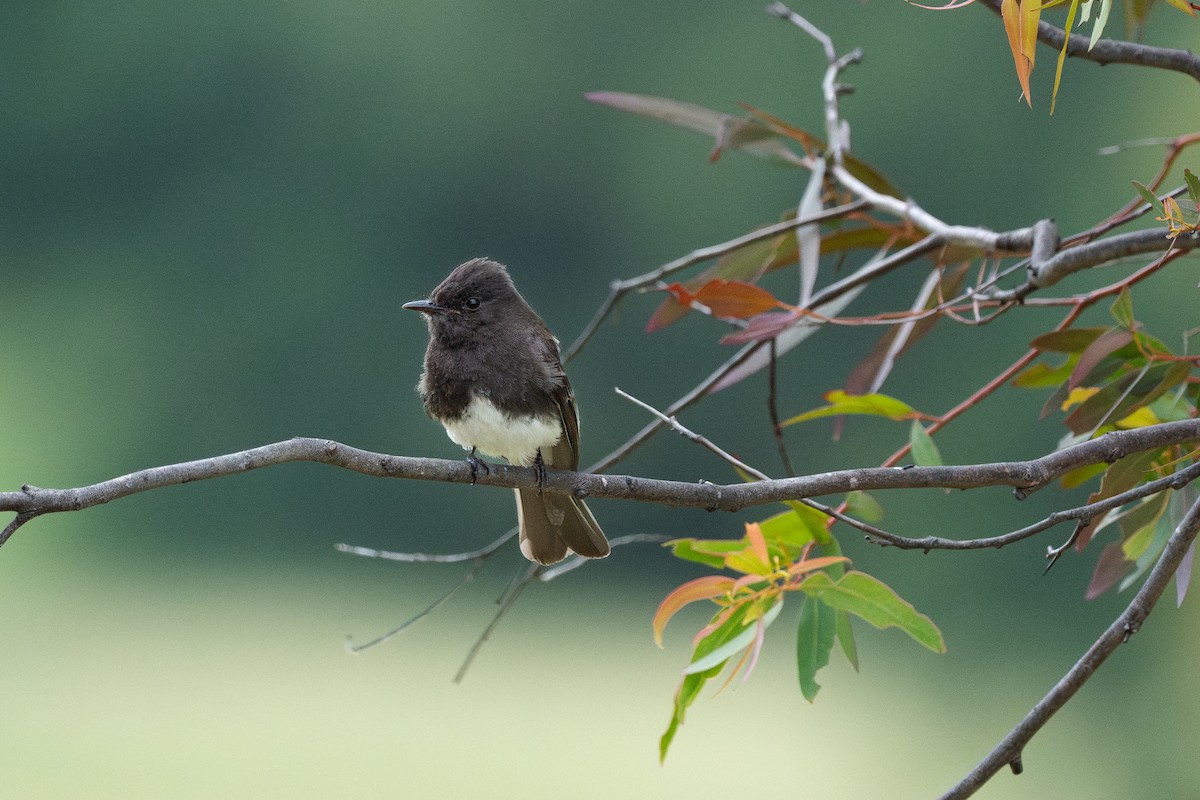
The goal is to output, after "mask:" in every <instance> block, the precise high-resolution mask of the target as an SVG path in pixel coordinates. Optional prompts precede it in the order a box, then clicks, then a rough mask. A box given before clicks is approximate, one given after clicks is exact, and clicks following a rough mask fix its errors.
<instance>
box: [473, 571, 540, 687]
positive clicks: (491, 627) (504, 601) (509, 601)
mask: <svg viewBox="0 0 1200 800" xmlns="http://www.w3.org/2000/svg"><path fill="white" fill-rule="evenodd" d="M539 569H541V566H540V565H539V564H529V565H528V566H527V567H525V568H524V569H523V570H522V571H521V573H520V574H519V575H518V577H517V579H516V580H514V581H513V583H512V586H511V589H510V590H509V591H507V592H505V594H504V596H503V597H501V598H500V607H499V608H498V609H497V610H496V614H495V615H494V616H493V617H492V621H491V622H489V623H488V625H487V627H486V628H484V629H483V633H481V634H479V638H478V639H476V640H475V643H474V644H472V645H471V649H470V650H468V651H467V657H466V658H464V659H463V662H462V665H461V666H460V667H459V668H458V672H456V673H454V682H455V683H462V679H463V678H465V677H466V675H467V670H469V669H470V668H471V664H472V663H473V662H474V661H475V657H476V656H477V655H479V651H480V650H481V649H483V645H484V644H485V643H486V642H487V640H488V639H490V638H491V636H492V632H493V631H495V630H496V626H497V625H499V624H500V620H502V619H504V615H505V614H507V613H508V612H509V611H510V610H511V609H512V607H513V605H514V604H515V603H516V602H517V598H518V597H520V596H521V592H523V591H524V590H525V587H526V586H528V585H529V582H530V579H531V578H532V577H533V575H534V573H536V572H537V571H538V570H539Z"/></svg>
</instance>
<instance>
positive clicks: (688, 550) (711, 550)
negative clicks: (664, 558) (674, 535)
mask: <svg viewBox="0 0 1200 800" xmlns="http://www.w3.org/2000/svg"><path fill="white" fill-rule="evenodd" d="M745 546H746V543H745V542H744V541H742V540H741V539H694V538H693V539H674V540H672V541H670V542H667V543H666V544H665V545H664V547H670V548H671V552H672V553H673V554H674V556H675V557H676V558H680V559H683V560H684V561H695V562H697V563H699V564H704V565H705V566H709V567H715V568H717V569H723V568H724V567H725V555H726V554H727V553H736V552H737V551H739V550H742V549H743V548H745Z"/></svg>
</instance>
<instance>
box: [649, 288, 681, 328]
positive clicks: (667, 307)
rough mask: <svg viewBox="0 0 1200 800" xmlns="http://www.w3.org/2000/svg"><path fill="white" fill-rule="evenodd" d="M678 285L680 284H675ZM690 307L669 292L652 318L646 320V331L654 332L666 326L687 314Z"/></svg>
mask: <svg viewBox="0 0 1200 800" xmlns="http://www.w3.org/2000/svg"><path fill="white" fill-rule="evenodd" d="M673 285H674V286H678V285H679V284H673ZM687 313H688V307H687V306H685V305H683V304H682V303H680V302H679V300H678V298H676V297H675V296H674V295H672V294H668V295H667V296H666V298H665V299H664V300H663V301H662V304H661V305H660V306H659V307H658V309H657V310H655V312H654V313H653V314H651V315H650V319H649V320H648V321H647V322H646V333H654V332H655V331H657V330H659V329H661V328H665V327H667V326H668V325H671V324H673V323H675V322H678V321H679V320H681V319H683V318H684V317H686V316H687Z"/></svg>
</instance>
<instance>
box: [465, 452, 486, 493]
mask: <svg viewBox="0 0 1200 800" xmlns="http://www.w3.org/2000/svg"><path fill="white" fill-rule="evenodd" d="M467 465H468V466H470V467H471V485H472V486H474V485H475V479H476V478H477V477H479V470H481V469H482V470H483V474H484V475H490V474H491V472H492V468H491V467H489V466H488V465H487V462H486V461H484V460H483V459H482V458H479V457H478V456H477V455H475V448H474V447H472V448H471V452H470V453H468V454H467Z"/></svg>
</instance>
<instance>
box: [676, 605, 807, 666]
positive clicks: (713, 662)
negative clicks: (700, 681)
mask: <svg viewBox="0 0 1200 800" xmlns="http://www.w3.org/2000/svg"><path fill="white" fill-rule="evenodd" d="M782 610H783V600H782V598H781V599H780V600H778V601H776V603H775V605H773V606H771V607H770V608H769V609H767V611H766V613H764V614H763V615H762V621H763V625H764V626H765V627H770V625H771V623H772V622H774V621H775V618H776V617H778V616H779V612H780V611H782ZM755 627H756V626H755V625H752V624H751V625H743V626H742V630H741V632H740V633H738V634H737V635H736V636H734V637H733V638H732V639H730V640H728V641H726V642H724V643H723V644H721V645H720V646H719V647H717V648H715V649H714V650H712V652H709V653H706V654H705V655H704V656H702V657H699V658H693V659H692V663H690V664H688V665H687V668H686V669H684V671H683V674H684V675H692V674H694V673H697V672H707V671H708V670H710V669H712V668H713V667H719V666H721V665H723V664H724V663H725V662H726V661H728V660H729V659H730V658H731V657H733V656H734V655H736V654H738V653H740V652H742V651H743V650H745V649H746V648H747V647H749V646H750V645H751V644H752V643H753V642H754V637H755V635H756V633H757V632H756V631H755ZM714 633H715V631H714ZM712 635H713V634H709V636H710V637H711V636H712ZM698 651H699V648H697V652H698Z"/></svg>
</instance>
